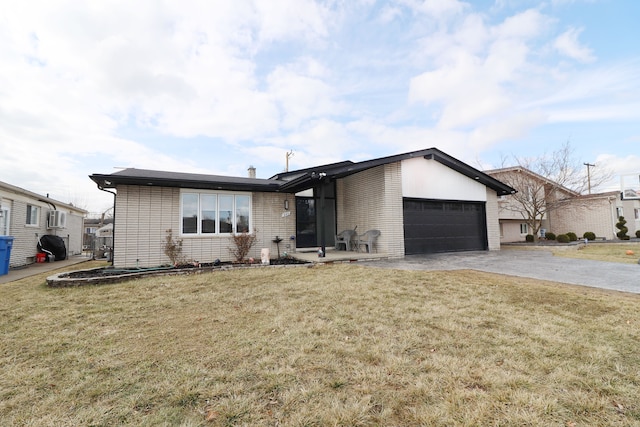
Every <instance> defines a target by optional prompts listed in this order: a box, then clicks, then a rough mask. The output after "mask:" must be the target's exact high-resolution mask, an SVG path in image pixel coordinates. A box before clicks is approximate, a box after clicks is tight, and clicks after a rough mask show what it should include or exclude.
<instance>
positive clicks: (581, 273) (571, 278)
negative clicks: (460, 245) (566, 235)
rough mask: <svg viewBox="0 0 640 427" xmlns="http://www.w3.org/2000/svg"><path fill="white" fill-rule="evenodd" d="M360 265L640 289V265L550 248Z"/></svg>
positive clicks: (636, 290)
mask: <svg viewBox="0 0 640 427" xmlns="http://www.w3.org/2000/svg"><path fill="white" fill-rule="evenodd" d="M360 265H363V266H371V267H382V268H397V269H406V270H479V271H486V272H490V273H499V274H507V275H510V276H518V277H529V278H532V279H540V280H549V281H552V282H560V283H569V284H573V285H583V286H591V287H595V288H603V289H611V290H615V291H623V292H632V293H640V265H638V264H620V263H613V262H603V261H591V260H579V259H573V258H563V257H557V256H553V255H552V254H551V252H547V251H531V250H513V249H502V250H500V251H478V252H457V253H444V254H428V255H408V256H406V257H404V258H402V259H387V260H379V261H368V262H363V263H361V264H360Z"/></svg>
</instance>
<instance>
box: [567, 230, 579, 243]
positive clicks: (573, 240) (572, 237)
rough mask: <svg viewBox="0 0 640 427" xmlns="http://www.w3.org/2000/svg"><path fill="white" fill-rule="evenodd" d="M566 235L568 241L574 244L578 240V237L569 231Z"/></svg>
mask: <svg viewBox="0 0 640 427" xmlns="http://www.w3.org/2000/svg"><path fill="white" fill-rule="evenodd" d="M566 235H567V236H568V237H569V241H570V242H575V241H577V240H578V235H577V234H576V233H574V232H573V231H570V232H568V233H566Z"/></svg>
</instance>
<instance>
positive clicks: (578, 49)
mask: <svg viewBox="0 0 640 427" xmlns="http://www.w3.org/2000/svg"><path fill="white" fill-rule="evenodd" d="M581 32H582V29H581V28H580V29H578V28H569V29H568V30H567V31H565V32H564V33H562V34H560V35H559V36H558V37H557V38H556V40H555V41H554V43H553V46H554V48H555V49H556V50H557V51H558V52H560V53H561V54H563V55H565V56H568V57H569V58H572V59H575V60H576V61H580V62H593V61H595V60H596V57H595V55H594V54H593V51H592V50H591V49H589V48H588V47H586V46H583V45H581V44H580V42H579V41H578V37H579V36H580V33H581Z"/></svg>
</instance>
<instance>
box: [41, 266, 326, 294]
mask: <svg viewBox="0 0 640 427" xmlns="http://www.w3.org/2000/svg"><path fill="white" fill-rule="evenodd" d="M314 265H315V264H314V263H309V262H303V263H297V264H279V265H278V264H275V265H271V264H269V265H262V264H240V265H219V266H211V267H191V268H160V267H159V268H158V269H141V270H140V271H135V270H131V272H126V273H122V274H111V275H108V276H95V277H68V275H69V274H70V273H83V272H86V273H90V272H92V271H96V270H99V269H103V267H99V268H90V269H86V270H76V271H73V272H62V273H58V274H54V275H52V276H49V277H47V286H49V287H52V288H64V287H77V286H85V285H107V284H114V283H120V282H124V281H127V280H131V279H139V278H143V277H150V276H178V275H189V274H203V273H211V272H214V271H228V270H236V269H250V268H290V267H313V266H314ZM65 276H67V277H65Z"/></svg>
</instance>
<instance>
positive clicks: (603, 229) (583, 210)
mask: <svg viewBox="0 0 640 427" xmlns="http://www.w3.org/2000/svg"><path fill="white" fill-rule="evenodd" d="M615 206H616V202H615V199H610V198H607V197H601V198H589V199H588V200H584V199H576V200H575V201H572V202H570V203H569V204H567V205H566V206H563V207H562V208H560V209H556V210H554V211H552V212H550V213H549V215H548V229H547V231H551V232H553V233H555V234H556V235H557V234H564V233H567V232H569V231H572V232H574V233H576V234H577V235H578V237H582V235H583V234H584V233H585V232H586V231H592V232H594V233H595V234H596V236H598V237H606V238H607V239H614V238H616V237H615V222H616V219H615Z"/></svg>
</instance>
